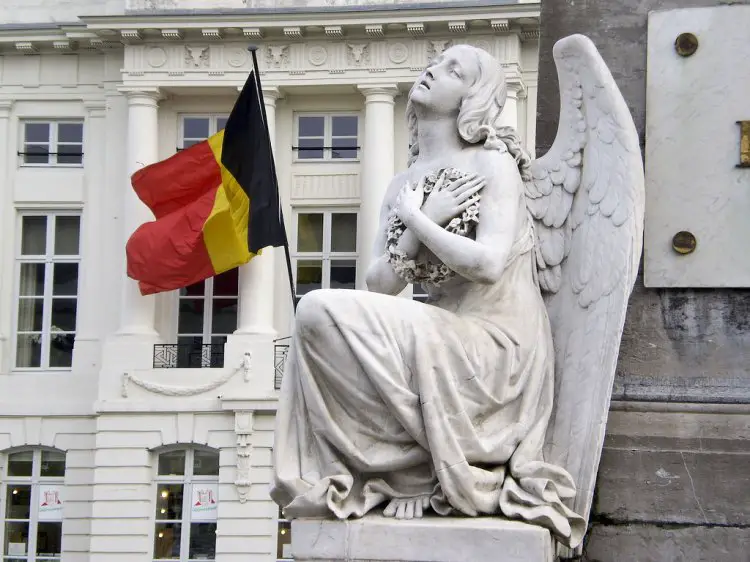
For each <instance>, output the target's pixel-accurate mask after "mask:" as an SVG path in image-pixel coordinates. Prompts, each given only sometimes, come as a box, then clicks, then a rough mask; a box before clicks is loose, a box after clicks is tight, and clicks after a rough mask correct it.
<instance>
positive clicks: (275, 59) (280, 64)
mask: <svg viewBox="0 0 750 562" xmlns="http://www.w3.org/2000/svg"><path fill="white" fill-rule="evenodd" d="M267 52H268V57H267V61H268V66H269V67H270V68H277V69H280V68H285V67H286V66H287V65H288V64H289V45H268V51H267Z"/></svg>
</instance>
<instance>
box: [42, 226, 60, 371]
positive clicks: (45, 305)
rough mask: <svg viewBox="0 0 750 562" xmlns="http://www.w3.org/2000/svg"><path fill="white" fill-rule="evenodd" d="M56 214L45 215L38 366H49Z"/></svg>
mask: <svg viewBox="0 0 750 562" xmlns="http://www.w3.org/2000/svg"><path fill="white" fill-rule="evenodd" d="M56 228H57V215H54V214H49V215H47V239H46V244H47V247H46V249H45V256H44V295H43V297H42V349H41V354H42V356H41V361H40V365H39V366H40V367H41V368H42V369H47V368H49V363H50V361H49V359H50V358H49V354H50V347H51V338H52V288H53V283H52V276H53V273H54V265H53V263H54V259H53V255H54V251H55V229H56Z"/></svg>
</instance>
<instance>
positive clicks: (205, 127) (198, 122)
mask: <svg viewBox="0 0 750 562" xmlns="http://www.w3.org/2000/svg"><path fill="white" fill-rule="evenodd" d="M228 118H229V116H227V115H183V116H182V119H181V123H180V125H181V126H180V146H179V149H184V148H189V147H191V146H193V145H194V144H198V143H199V142H201V141H204V140H206V139H207V138H208V137H210V136H211V135H215V134H216V133H218V132H219V131H221V130H222V129H223V128H224V127H225V126H226V124H227V119H228ZM179 149H178V150H179Z"/></svg>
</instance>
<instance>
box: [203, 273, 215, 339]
mask: <svg viewBox="0 0 750 562" xmlns="http://www.w3.org/2000/svg"><path fill="white" fill-rule="evenodd" d="M213 295H214V278H213V277H209V278H208V279H206V281H205V284H204V285H203V335H202V341H203V343H211V332H212V330H213V326H212V325H211V324H212V318H213V310H214V299H213Z"/></svg>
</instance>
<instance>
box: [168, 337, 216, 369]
mask: <svg viewBox="0 0 750 562" xmlns="http://www.w3.org/2000/svg"><path fill="white" fill-rule="evenodd" d="M222 367H224V344H223V343H208V344H193V343H184V344H183V343H167V344H161V343H160V344H156V345H154V369H185V368H187V369H220V368H222Z"/></svg>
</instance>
